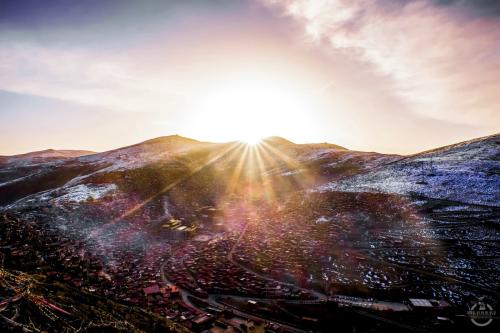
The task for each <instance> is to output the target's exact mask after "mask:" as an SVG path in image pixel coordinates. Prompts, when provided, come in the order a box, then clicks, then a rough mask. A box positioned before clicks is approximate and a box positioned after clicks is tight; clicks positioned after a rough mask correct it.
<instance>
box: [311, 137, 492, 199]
mask: <svg viewBox="0 0 500 333" xmlns="http://www.w3.org/2000/svg"><path fill="white" fill-rule="evenodd" d="M499 188H500V135H499V134H495V135H491V136H487V137H483V138H478V139H474V140H470V141H465V142H461V143H458V144H454V145H450V146H446V147H442V148H437V149H434V150H430V151H426V152H422V153H419V154H415V155H411V156H408V157H405V158H402V159H399V160H397V161H394V162H392V163H389V164H387V165H383V166H380V167H377V168H373V169H372V170H369V171H368V172H366V173H363V174H360V175H357V176H355V177H352V178H349V179H346V180H343V181H334V182H330V183H329V184H326V185H323V186H321V187H320V191H328V190H333V191H350V192H384V193H396V194H402V195H409V194H416V195H421V196H424V197H428V198H434V199H446V200H452V201H459V202H464V203H469V204H479V205H490V206H497V207H498V206H500V190H499Z"/></svg>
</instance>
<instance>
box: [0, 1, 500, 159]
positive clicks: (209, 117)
mask: <svg viewBox="0 0 500 333" xmlns="http://www.w3.org/2000/svg"><path fill="white" fill-rule="evenodd" d="M0 125H1V129H2V130H1V131H0V155H11V154H18V153H24V152H28V151H34V150H42V149H47V148H54V149H88V150H94V151H104V150H108V149H113V148H118V147H121V146H125V145H129V144H134V143H137V142H140V141H144V140H147V139H150V138H154V137H158V136H163V135H171V134H179V135H183V136H187V137H191V138H195V139H199V140H205V141H215V142H224V141H233V140H247V141H254V140H257V139H258V138H260V137H264V136H270V135H277V136H283V137H285V138H287V139H289V140H291V141H294V142H297V143H308V142H331V143H335V144H339V145H342V146H344V147H347V148H350V149H356V150H364V151H378V152H383V153H400V154H411V153H416V152H419V151H422V150H426V149H430V148H434V147H438V146H443V145H447V144H452V143H456V142H459V141H464V140H468V139H471V138H475V137H479V136H485V135H490V134H494V133H498V132H500V130H499V129H500V2H499V1H495V0H491V1H487V0H474V1H472V0H471V1H465V0H462V1H460V0H457V1H453V0H422V1H409V0H206V1H201V0H200V1H185V0H178V1H176V0H173V1H160V0H151V1H147V0H146V1H126V0H110V1H101V0H87V1H86V0H81V1H70V0H53V1H51V0H47V1H38V0H13V1H10V0H0Z"/></svg>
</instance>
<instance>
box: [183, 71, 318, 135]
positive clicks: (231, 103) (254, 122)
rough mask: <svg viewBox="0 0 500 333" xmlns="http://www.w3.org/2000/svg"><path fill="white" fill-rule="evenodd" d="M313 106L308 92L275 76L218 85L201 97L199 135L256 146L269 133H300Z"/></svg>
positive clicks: (196, 125) (196, 122) (196, 123)
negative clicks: (296, 88)
mask: <svg viewBox="0 0 500 333" xmlns="http://www.w3.org/2000/svg"><path fill="white" fill-rule="evenodd" d="M310 108H311V105H310V103H307V102H306V100H305V98H304V94H300V92H298V91H297V90H294V89H292V88H291V87H290V86H288V85H287V83H286V82H283V83H280V82H273V81H272V78H262V79H260V80H237V81H230V82H223V83H222V84H219V85H214V86H213V88H212V89H210V91H206V92H204V93H203V94H202V96H200V97H199V101H198V103H197V115H196V117H195V119H194V122H195V124H192V123H191V126H190V127H191V129H193V130H196V135H197V136H199V137H204V138H206V139H207V140H209V141H210V140H213V141H232V140H237V141H242V142H245V143H247V144H249V145H256V144H257V143H259V142H260V141H261V140H262V138H265V137H268V136H275V135H281V136H289V137H292V138H295V137H297V136H300V133H301V132H302V129H303V128H304V126H307V122H308V120H307V118H308V115H307V110H308V109H310Z"/></svg>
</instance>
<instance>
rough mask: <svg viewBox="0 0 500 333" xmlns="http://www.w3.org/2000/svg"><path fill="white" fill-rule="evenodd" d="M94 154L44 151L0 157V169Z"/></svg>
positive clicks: (54, 150)
mask: <svg viewBox="0 0 500 333" xmlns="http://www.w3.org/2000/svg"><path fill="white" fill-rule="evenodd" d="M91 154H95V153H94V152H92V151H89V150H56V149H46V150H40V151H35V152H30V153H26V154H20V155H12V156H0V165H1V166H2V167H20V166H30V165H33V164H40V163H47V162H51V161H57V160H64V159H68V158H73V157H79V156H85V155H91Z"/></svg>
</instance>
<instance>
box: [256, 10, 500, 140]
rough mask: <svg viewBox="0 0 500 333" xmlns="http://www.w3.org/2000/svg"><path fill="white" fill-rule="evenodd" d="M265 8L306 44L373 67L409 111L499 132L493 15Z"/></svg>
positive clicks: (498, 30)
mask: <svg viewBox="0 0 500 333" xmlns="http://www.w3.org/2000/svg"><path fill="white" fill-rule="evenodd" d="M264 3H266V4H268V5H270V6H278V8H281V9H282V11H283V13H284V15H288V16H290V17H293V18H294V19H296V20H298V21H300V22H301V23H302V24H303V26H304V31H305V34H306V36H307V37H308V38H309V39H310V40H313V41H316V42H318V43H319V44H321V45H324V44H326V45H328V46H329V47H332V48H334V49H336V50H341V51H343V52H346V53H348V54H349V55H353V56H355V57H357V58H359V59H360V60H362V61H366V62H368V63H371V64H373V65H374V67H375V68H376V70H377V71H379V72H381V73H383V74H384V75H387V76H389V77H390V78H391V79H392V81H393V82H394V87H393V89H394V93H395V94H396V95H397V96H398V97H399V98H401V99H402V100H403V101H404V102H405V103H406V104H407V105H408V106H409V108H410V109H411V110H412V111H414V112H417V113H419V114H421V115H424V116H426V117H430V118H435V119H439V120H445V121H449V122H456V123H463V124H470V125H474V126H486V127H487V128H490V129H491V130H495V131H497V130H498V124H500V98H499V96H500V22H499V21H498V20H495V19H494V18H493V17H478V16H475V17H474V16H471V15H469V16H467V15H466V13H464V11H465V8H463V7H460V6H459V5H453V6H451V5H450V6H436V5H434V4H432V3H430V2H428V1H416V2H410V3H408V4H406V5H402V4H398V5H395V4H394V3H392V4H390V3H389V2H387V3H386V4H384V3H383V2H381V1H370V0H349V1H346V0H264ZM325 42H326V43H325ZM493 124H497V125H493Z"/></svg>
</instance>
